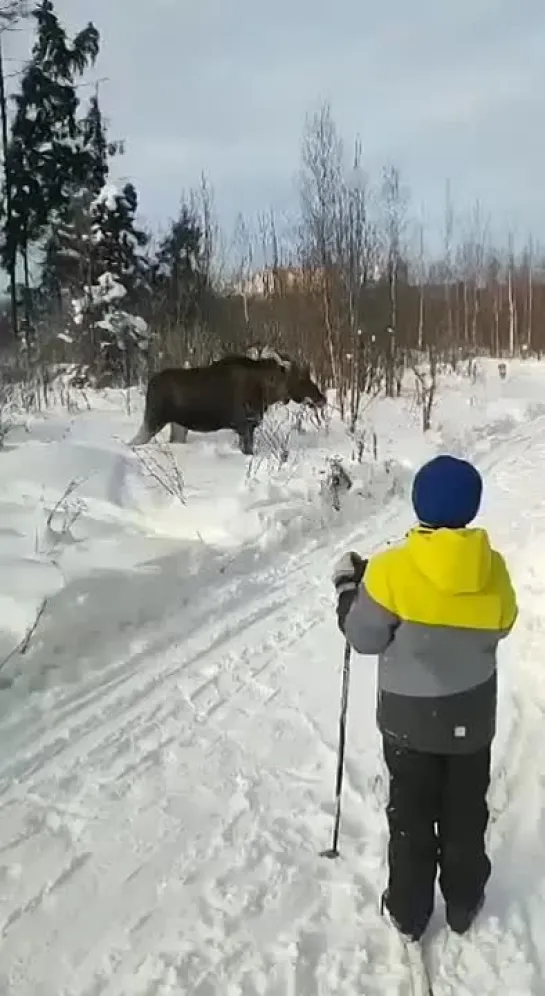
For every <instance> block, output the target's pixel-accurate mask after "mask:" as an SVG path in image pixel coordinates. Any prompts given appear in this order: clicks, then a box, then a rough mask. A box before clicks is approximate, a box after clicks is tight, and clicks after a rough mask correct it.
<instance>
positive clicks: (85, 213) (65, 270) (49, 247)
mask: <svg viewBox="0 0 545 996" xmlns="http://www.w3.org/2000/svg"><path fill="white" fill-rule="evenodd" d="M79 127H80V133H81V141H82V144H83V148H84V150H85V152H86V167H87V170H86V175H85V177H84V179H83V181H82V184H81V186H80V187H79V188H77V189H76V190H75V191H74V192H73V194H72V197H71V199H70V201H69V202H68V204H67V205H66V207H65V209H64V210H63V211H62V212H57V213H56V217H55V218H54V220H53V221H52V223H51V226H50V228H51V233H50V236H49V238H48V241H47V243H46V246H45V251H44V258H43V263H42V283H41V292H42V298H43V300H44V302H45V304H46V306H47V305H48V306H49V307H52V306H53V307H54V306H56V307H57V310H58V311H61V310H62V292H63V291H65V292H68V294H70V296H72V297H73V296H81V293H82V291H83V287H84V285H85V284H89V283H92V281H93V277H94V274H93V268H94V258H93V251H92V250H93V246H92V240H91V230H92V225H93V217H92V214H91V206H92V203H93V200H94V198H95V197H96V196H97V195H98V194H99V193H100V191H101V190H102V188H103V187H104V185H105V183H106V181H107V179H108V175H109V168H110V167H109V158H110V157H111V156H114V155H116V154H118V153H122V152H123V145H122V143H121V142H112V141H109V139H108V135H107V127H106V123H105V121H104V119H103V116H102V112H101V109H100V105H99V100H98V94H95V95H94V96H93V97H92V98H91V101H90V104H89V108H88V111H87V114H86V116H85V118H83V120H82V121H81V122H80V124H79Z"/></svg>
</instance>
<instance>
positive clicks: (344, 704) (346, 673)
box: [320, 640, 352, 858]
mask: <svg viewBox="0 0 545 996" xmlns="http://www.w3.org/2000/svg"><path fill="white" fill-rule="evenodd" d="M351 649H352V648H351V646H350V644H349V642H348V640H347V641H346V642H345V645H344V662H343V679H342V690H341V712H340V717H339V750H338V753H337V777H336V784H335V823H334V825H333V841H332V844H331V847H328V848H327V850H325V851H321V852H320V856H321V857H322V858H338V857H339V851H338V848H337V844H338V842H339V827H340V823H341V792H342V785H343V771H344V746H345V743H346V714H347V711H348V687H349V684H350V655H351Z"/></svg>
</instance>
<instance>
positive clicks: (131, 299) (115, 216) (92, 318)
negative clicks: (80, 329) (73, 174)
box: [73, 183, 149, 387]
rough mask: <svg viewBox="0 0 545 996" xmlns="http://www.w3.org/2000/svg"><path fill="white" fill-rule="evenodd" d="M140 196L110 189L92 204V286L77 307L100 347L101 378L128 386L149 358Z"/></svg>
mask: <svg viewBox="0 0 545 996" xmlns="http://www.w3.org/2000/svg"><path fill="white" fill-rule="evenodd" d="M137 208H138V197H137V193H136V189H135V187H134V186H133V184H132V183H127V184H125V186H124V187H123V188H122V189H121V190H120V189H118V188H117V187H116V186H115V185H113V184H109V183H108V184H105V186H104V187H103V188H102V190H101V191H100V193H99V194H98V195H97V196H96V197H95V198H94V200H93V202H92V204H91V210H90V214H91V253H92V274H93V280H92V283H90V284H87V285H86V287H85V288H84V294H83V296H82V297H81V298H77V299H75V300H74V302H73V307H74V318H75V321H76V323H79V324H81V325H86V326H87V327H88V328H89V329H90V330H91V331H92V332H93V333H94V334H95V336H96V341H97V343H98V344H99V346H100V353H101V359H102V362H101V364H100V366H101V374H102V377H103V378H104V375H106V376H107V378H108V379H109V380H111V381H117V382H119V381H121V380H123V381H124V383H125V385H126V386H127V387H128V386H129V385H130V384H131V383H132V382H133V380H134V375H135V374H137V373H138V372H139V370H138V369H137V368H138V365H139V364H138V359H139V357H141V356H142V354H147V350H148V346H149V340H148V324H147V322H146V321H145V320H144V319H143V318H142V317H141V315H140V314H139V306H140V304H141V301H142V297H143V296H144V295H145V294H146V293H147V292H148V289H149V264H148V261H147V258H146V255H145V248H146V246H147V244H148V242H149V236H148V235H147V234H146V232H144V231H142V230H141V229H139V228H138V227H137V225H136V212H137Z"/></svg>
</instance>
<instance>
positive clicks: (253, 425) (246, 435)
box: [236, 415, 260, 456]
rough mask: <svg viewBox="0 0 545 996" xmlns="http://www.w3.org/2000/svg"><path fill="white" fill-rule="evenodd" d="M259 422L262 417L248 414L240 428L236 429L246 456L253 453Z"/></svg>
mask: <svg viewBox="0 0 545 996" xmlns="http://www.w3.org/2000/svg"><path fill="white" fill-rule="evenodd" d="M259 423H260V419H259V418H257V417H256V416H255V415H248V416H247V417H246V419H245V420H244V422H243V424H242V425H241V426H240V428H237V430H236V431H237V434H238V438H239V442H240V448H241V450H242V452H243V453H244V455H245V456H252V455H253V452H254V433H255V430H256V429H257V427H258V425H259Z"/></svg>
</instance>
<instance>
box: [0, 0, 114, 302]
mask: <svg viewBox="0 0 545 996" xmlns="http://www.w3.org/2000/svg"><path fill="white" fill-rule="evenodd" d="M32 16H33V17H34V19H35V21H36V25H37V36H36V41H35V43H34V45H33V48H32V58H31V60H30V62H29V63H28V65H27V66H26V69H25V71H24V74H23V78H22V83H21V92H20V93H19V94H17V95H16V96H15V98H14V99H15V105H16V111H15V116H14V119H13V122H12V126H11V136H10V142H9V145H8V150H7V156H6V175H7V176H8V177H9V183H10V194H11V198H10V200H11V216H10V218H9V219H5V223H4V233H3V234H4V238H3V244H2V252H1V256H2V263H3V265H4V266H5V267H6V268H7V269H8V270H11V269H14V268H15V267H16V265H17V257H18V255H19V254H20V255H21V257H22V260H23V266H24V278H25V288H26V290H27V292H28V287H29V272H28V249H29V245H30V244H32V243H35V242H38V241H39V240H40V239H41V238H42V237H43V235H44V233H45V232H46V229H47V226H48V224H49V222H50V220H51V218H52V217H53V216H54V215H55V213H56V214H57V215H59V216H62V214H63V211H65V210H66V208H67V206H68V205H69V203H70V200H71V198H72V197H73V194H74V190H75V189H77V188H78V187H79V186H80V185H81V184H82V183H83V182H84V180H85V177H86V173H87V172H88V170H89V153H88V151H87V150H86V149H85V147H84V145H83V143H82V142H81V141H80V129H79V126H78V122H77V118H76V114H77V108H78V99H77V96H76V91H75V79H76V78H77V77H79V76H81V75H82V74H83V73H84V71H85V69H86V67H87V66H88V65H90V64H94V62H95V60H96V57H97V55H98V51H99V34H98V31H97V29H96V28H95V27H94V25H93V24H91V23H89V24H88V25H87V27H86V28H84V29H83V31H81V32H79V34H78V35H76V37H75V38H74V39H73V41H72V43H71V44H69V43H68V40H67V37H66V32H65V30H64V28H63V27H62V26H61V24H60V23H59V20H58V18H57V16H56V14H55V11H54V7H53V3H52V2H51V0H42V2H41V3H39V4H38V5H37V6H36V7H35V8H34V10H33V11H32ZM4 193H5V192H4ZM27 311H28V309H27ZM26 317H27V318H28V317H29V316H28V314H27V316H26Z"/></svg>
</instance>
